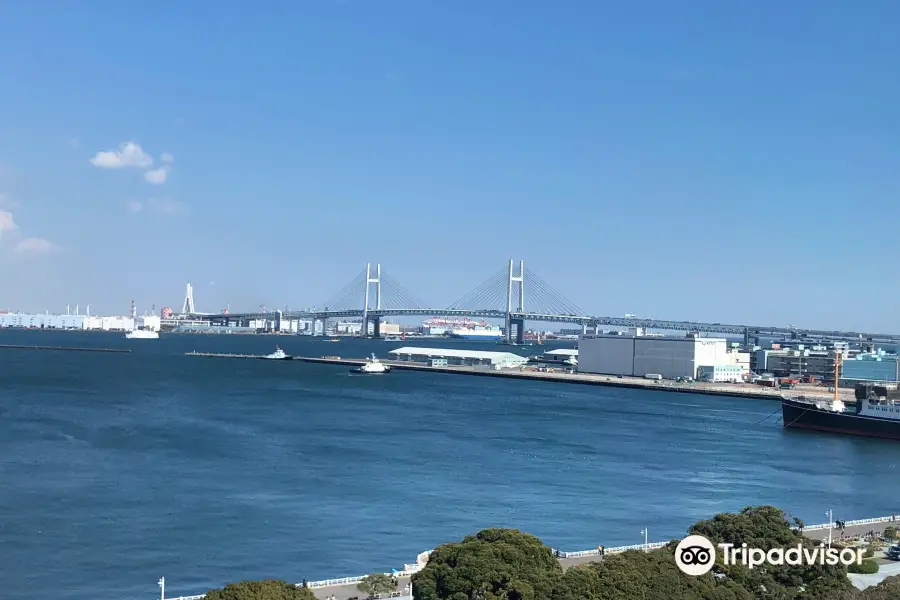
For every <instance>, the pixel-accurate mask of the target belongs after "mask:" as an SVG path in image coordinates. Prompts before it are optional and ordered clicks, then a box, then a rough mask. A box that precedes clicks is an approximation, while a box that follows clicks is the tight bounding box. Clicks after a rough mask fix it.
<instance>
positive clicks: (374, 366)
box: [350, 353, 391, 375]
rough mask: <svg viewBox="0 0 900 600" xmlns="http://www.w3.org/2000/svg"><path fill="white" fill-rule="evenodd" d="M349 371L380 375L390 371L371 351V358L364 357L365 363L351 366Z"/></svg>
mask: <svg viewBox="0 0 900 600" xmlns="http://www.w3.org/2000/svg"><path fill="white" fill-rule="evenodd" d="M350 372H351V373H358V374H360V375H380V374H382V373H390V372H391V368H390V367H389V366H388V365H386V364H384V363H382V362H381V361H379V360H378V359H377V358H375V354H374V353H373V354H372V357H371V358H367V359H366V364H364V365H362V366H359V367H353V368H352V369H350Z"/></svg>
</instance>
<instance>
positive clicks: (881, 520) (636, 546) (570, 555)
mask: <svg viewBox="0 0 900 600" xmlns="http://www.w3.org/2000/svg"><path fill="white" fill-rule="evenodd" d="M897 519H898V517H897V516H888V517H875V518H874V519H856V520H854V521H844V526H845V527H856V526H859V525H874V524H876V523H888V522H890V521H895V520H897ZM898 523H900V521H898ZM831 525H832V529H835V528H837V525H836V524H835V523H832V524H831ZM820 529H828V523H819V524H817V525H804V526H803V531H816V530H820ZM668 543H669V542H653V543H651V544H647V545H645V544H634V545H632V546H617V547H615V548H606V549H605V550H606V552H607V553H609V554H615V553H617V552H625V551H626V550H642V549H644V548H649V549H653V548H662V547H663V546H665V545H666V544H668ZM598 554H600V549H599V548H594V549H592V550H579V551H577V552H560V553H559V557H560V558H578V557H581V556H597V555H598Z"/></svg>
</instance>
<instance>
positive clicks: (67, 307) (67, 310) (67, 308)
mask: <svg viewBox="0 0 900 600" xmlns="http://www.w3.org/2000/svg"><path fill="white" fill-rule="evenodd" d="M66 314H67V315H71V314H72V313H71V312H69V305H68V304H66Z"/></svg>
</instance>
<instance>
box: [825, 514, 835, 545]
mask: <svg viewBox="0 0 900 600" xmlns="http://www.w3.org/2000/svg"><path fill="white" fill-rule="evenodd" d="M825 514H826V515H828V547H829V548H831V530H832V529H834V522H833V521H832V514H831V509H830V508H829V509H828V512H827V513H825Z"/></svg>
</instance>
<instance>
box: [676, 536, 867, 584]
mask: <svg viewBox="0 0 900 600" xmlns="http://www.w3.org/2000/svg"><path fill="white" fill-rule="evenodd" d="M718 548H719V549H720V550H721V552H722V564H724V565H725V566H726V567H727V566H730V565H744V566H745V567H748V568H750V569H752V568H754V567H758V566H760V565H774V566H781V565H791V566H797V565H831V566H834V565H844V566H849V565H852V564H857V565H858V564H861V563H862V560H863V554H864V553H865V550H863V549H861V548H844V549H842V550H838V549H837V548H827V547H826V546H825V544H819V545H818V546H814V547H812V548H807V547H804V546H803V545H802V544H797V545H796V546H792V547H790V548H772V549H771V550H769V551H766V550H763V549H762V548H750V547H748V546H747V544H741V545H740V546H736V545H734V544H719V545H718ZM715 563H716V546H713V543H712V542H711V541H709V540H708V539H706V538H705V537H703V536H702V535H689V536H687V537H686V538H684V539H683V540H681V541H680V542H678V546H677V547H676V548H675V564H676V565H678V568H679V569H681V571H682V572H683V573H685V574H687V575H703V574H704V573H708V572H709V570H710V569H712V567H713V565H714V564H715Z"/></svg>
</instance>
